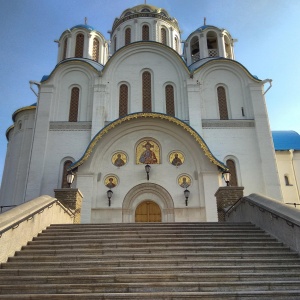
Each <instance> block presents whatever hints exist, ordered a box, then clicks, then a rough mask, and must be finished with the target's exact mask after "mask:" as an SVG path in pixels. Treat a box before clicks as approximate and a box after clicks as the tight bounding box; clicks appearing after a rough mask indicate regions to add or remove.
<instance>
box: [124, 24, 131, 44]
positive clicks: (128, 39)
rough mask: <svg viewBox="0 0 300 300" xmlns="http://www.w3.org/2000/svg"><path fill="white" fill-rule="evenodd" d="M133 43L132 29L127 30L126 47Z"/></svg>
mask: <svg viewBox="0 0 300 300" xmlns="http://www.w3.org/2000/svg"><path fill="white" fill-rule="evenodd" d="M130 43H131V29H130V28H126V30H125V46H126V45H129V44H130Z"/></svg>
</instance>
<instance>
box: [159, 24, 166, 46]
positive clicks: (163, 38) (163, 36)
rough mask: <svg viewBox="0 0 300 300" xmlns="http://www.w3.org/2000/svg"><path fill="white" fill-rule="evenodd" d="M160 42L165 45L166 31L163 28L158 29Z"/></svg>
mask: <svg viewBox="0 0 300 300" xmlns="http://www.w3.org/2000/svg"><path fill="white" fill-rule="evenodd" d="M160 35H161V43H162V44H164V45H167V31H166V29H165V28H161V29H160Z"/></svg>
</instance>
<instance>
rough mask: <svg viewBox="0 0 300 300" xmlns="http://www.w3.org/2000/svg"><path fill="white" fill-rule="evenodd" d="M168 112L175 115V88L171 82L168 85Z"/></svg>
mask: <svg viewBox="0 0 300 300" xmlns="http://www.w3.org/2000/svg"><path fill="white" fill-rule="evenodd" d="M166 112H167V115H170V116H173V117H175V108H174V88H173V86H172V85H170V84H168V85H167V86H166Z"/></svg>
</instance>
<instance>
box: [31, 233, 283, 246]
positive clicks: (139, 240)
mask: <svg viewBox="0 0 300 300" xmlns="http://www.w3.org/2000/svg"><path fill="white" fill-rule="evenodd" d="M74 242H84V243H91V242H93V243H99V244H103V245H110V244H118V245H122V244H126V245H128V244H135V245H137V244H141V243H142V244H144V245H145V244H147V243H151V244H154V243H155V244H158V243H160V244H178V243H181V244H183V243H184V244H194V243H198V244H199V243H201V244H203V243H206V242H214V243H223V242H224V243H232V242H238V243H247V242H264V243H265V242H275V243H278V241H277V240H276V239H273V238H267V237H252V236H249V237H247V236H245V237H242V236H237V237H214V236H211V237H199V238H198V237H193V238H185V237H182V238H169V237H166V238H158V237H157V238H155V237H153V238H147V237H146V238H139V237H136V238H126V239H116V238H107V239H105V238H103V237H93V236H92V235H86V236H78V237H72V238H65V239H64V238H55V239H53V238H49V239H39V238H37V239H33V241H30V242H29V243H28V245H35V244H39V245H42V244H56V245H59V244H72V243H74Z"/></svg>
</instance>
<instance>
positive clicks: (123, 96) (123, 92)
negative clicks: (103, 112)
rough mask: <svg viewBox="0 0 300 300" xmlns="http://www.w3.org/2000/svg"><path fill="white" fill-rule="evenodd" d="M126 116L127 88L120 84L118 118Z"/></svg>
mask: <svg viewBox="0 0 300 300" xmlns="http://www.w3.org/2000/svg"><path fill="white" fill-rule="evenodd" d="M127 114H128V86H127V85H126V84H122V85H121V86H120V94H119V117H124V116H126V115H127Z"/></svg>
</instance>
